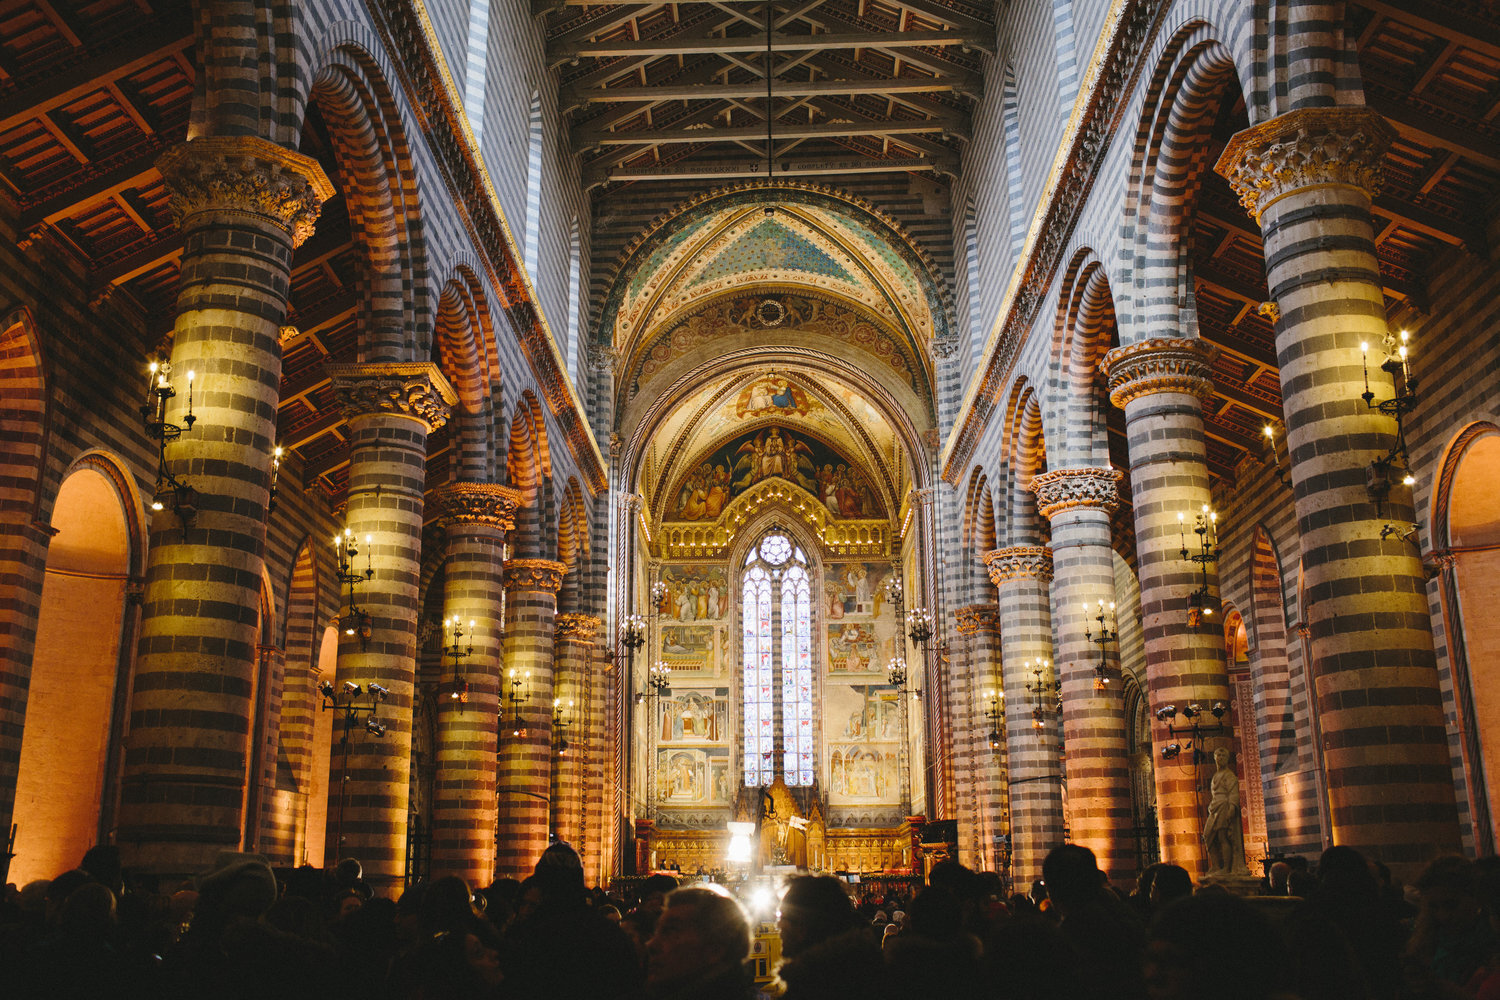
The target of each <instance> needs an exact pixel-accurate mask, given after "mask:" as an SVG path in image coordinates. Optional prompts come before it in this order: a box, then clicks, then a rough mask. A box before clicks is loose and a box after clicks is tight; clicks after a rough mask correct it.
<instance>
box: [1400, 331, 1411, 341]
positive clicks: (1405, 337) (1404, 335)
mask: <svg viewBox="0 0 1500 1000" xmlns="http://www.w3.org/2000/svg"><path fill="white" fill-rule="evenodd" d="M1410 336H1411V334H1410V333H1407V332H1406V331H1405V330H1402V331H1401V343H1403V344H1404V343H1406V341H1407V338H1408V337H1410Z"/></svg>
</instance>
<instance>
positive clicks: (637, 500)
mask: <svg viewBox="0 0 1500 1000" xmlns="http://www.w3.org/2000/svg"><path fill="white" fill-rule="evenodd" d="M619 499H620V510H621V511H622V512H624V513H625V514H626V516H629V515H631V514H634V513H635V512H636V511H638V510H640V509H641V504H643V503H644V502H645V500H646V498H645V497H643V496H641V494H639V493H621V494H620V498H619Z"/></svg>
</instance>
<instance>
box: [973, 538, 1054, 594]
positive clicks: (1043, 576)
mask: <svg viewBox="0 0 1500 1000" xmlns="http://www.w3.org/2000/svg"><path fill="white" fill-rule="evenodd" d="M984 565H985V568H987V569H988V570H989V571H990V582H991V583H993V584H994V585H995V586H997V587H1000V586H1004V585H1005V584H1007V583H1009V582H1010V581H1011V580H1021V579H1034V580H1040V581H1041V582H1042V583H1051V582H1052V550H1051V549H1050V548H1048V547H1047V546H1045V545H1011V546H1007V547H1006V548H1003V549H991V550H990V551H988V552H986V553H985V554H984Z"/></svg>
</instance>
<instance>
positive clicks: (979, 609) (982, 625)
mask: <svg viewBox="0 0 1500 1000" xmlns="http://www.w3.org/2000/svg"><path fill="white" fill-rule="evenodd" d="M953 617H954V619H955V620H956V623H957V627H958V632H959V634H960V635H973V634H975V633H976V632H988V633H992V634H995V635H999V634H1000V606H999V605H998V604H970V605H968V606H966V607H962V608H954V609H953Z"/></svg>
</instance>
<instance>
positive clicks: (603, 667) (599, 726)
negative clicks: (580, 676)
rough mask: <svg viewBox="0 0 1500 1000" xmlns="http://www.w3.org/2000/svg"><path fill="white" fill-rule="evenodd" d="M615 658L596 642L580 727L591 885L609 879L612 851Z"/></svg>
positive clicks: (586, 865) (585, 840)
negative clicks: (583, 755) (583, 742)
mask: <svg viewBox="0 0 1500 1000" xmlns="http://www.w3.org/2000/svg"><path fill="white" fill-rule="evenodd" d="M616 676H617V675H616V672H615V661H614V658H613V657H612V656H610V655H609V654H608V652H606V651H605V650H603V649H600V648H599V647H598V646H597V645H596V646H595V647H594V664H593V667H592V669H590V671H589V675H588V691H589V694H588V698H587V700H586V701H585V703H584V711H583V712H582V713H581V714H580V716H579V719H578V731H579V733H580V734H581V735H582V736H583V737H584V740H585V745H586V746H587V747H588V756H587V757H585V758H584V775H583V789H584V792H583V794H584V806H583V848H584V849H583V851H582V854H583V874H584V877H585V878H587V879H588V882H589V884H590V885H604V884H606V883H607V881H608V878H609V874H610V871H611V868H612V864H613V862H612V859H613V857H614V854H613V837H612V833H613V819H614V811H613V795H614V753H613V749H612V748H613V736H612V734H613V732H614V728H615V727H614V725H613V724H612V722H611V721H610V720H612V719H613V718H614V709H613V705H614V690H615V683H616V682H615V678H616Z"/></svg>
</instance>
